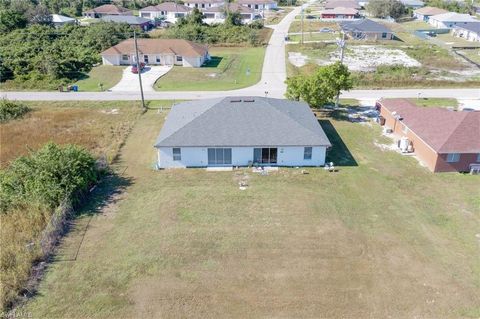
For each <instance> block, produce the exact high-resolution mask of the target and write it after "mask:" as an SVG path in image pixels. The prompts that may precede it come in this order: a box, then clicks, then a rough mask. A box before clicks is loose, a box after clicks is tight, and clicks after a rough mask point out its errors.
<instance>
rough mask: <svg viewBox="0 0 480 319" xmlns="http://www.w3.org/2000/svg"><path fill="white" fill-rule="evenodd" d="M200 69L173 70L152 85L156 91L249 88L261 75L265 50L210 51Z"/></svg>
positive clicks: (233, 48)
mask: <svg viewBox="0 0 480 319" xmlns="http://www.w3.org/2000/svg"><path fill="white" fill-rule="evenodd" d="M209 51H210V55H211V56H212V59H211V61H210V62H208V64H207V65H205V66H203V67H201V68H184V67H174V68H173V70H171V71H170V72H168V73H167V74H166V75H165V76H163V77H161V78H160V79H159V80H158V81H157V83H156V84H155V88H156V89H157V90H160V91H190V90H191V91H211V90H232V89H239V88H243V87H247V86H250V85H253V84H255V83H257V82H258V81H260V78H261V75H262V66H263V57H264V55H265V48H246V47H231V48H211V49H210V50H209Z"/></svg>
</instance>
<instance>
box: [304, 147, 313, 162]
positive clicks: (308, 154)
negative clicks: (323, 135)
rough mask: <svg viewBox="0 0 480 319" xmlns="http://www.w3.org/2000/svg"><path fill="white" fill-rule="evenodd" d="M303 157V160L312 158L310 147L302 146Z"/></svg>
mask: <svg viewBox="0 0 480 319" xmlns="http://www.w3.org/2000/svg"><path fill="white" fill-rule="evenodd" d="M303 159H304V160H311V159H312V148H311V147H304V148H303Z"/></svg>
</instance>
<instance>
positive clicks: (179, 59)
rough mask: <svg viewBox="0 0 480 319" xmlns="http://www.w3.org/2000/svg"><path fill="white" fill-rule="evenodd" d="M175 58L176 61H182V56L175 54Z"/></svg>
mask: <svg viewBox="0 0 480 319" xmlns="http://www.w3.org/2000/svg"><path fill="white" fill-rule="evenodd" d="M175 60H176V61H177V62H183V56H181V55H177V56H175Z"/></svg>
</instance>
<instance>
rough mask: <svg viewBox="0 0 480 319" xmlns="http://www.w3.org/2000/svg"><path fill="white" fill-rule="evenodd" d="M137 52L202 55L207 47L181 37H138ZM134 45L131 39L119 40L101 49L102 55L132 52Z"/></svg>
mask: <svg viewBox="0 0 480 319" xmlns="http://www.w3.org/2000/svg"><path fill="white" fill-rule="evenodd" d="M137 42H138V52H139V54H162V53H163V54H165V53H169V54H171V53H174V54H176V55H180V56H184V57H198V56H204V55H205V54H206V53H207V52H208V49H207V47H206V46H204V45H202V44H198V43H195V42H192V41H188V40H182V39H138V40H137ZM134 52H135V46H134V42H133V39H128V40H125V41H122V42H120V43H119V44H117V45H114V46H113V47H111V48H109V49H107V50H105V51H103V52H102V53H101V54H102V55H118V54H133V53H134Z"/></svg>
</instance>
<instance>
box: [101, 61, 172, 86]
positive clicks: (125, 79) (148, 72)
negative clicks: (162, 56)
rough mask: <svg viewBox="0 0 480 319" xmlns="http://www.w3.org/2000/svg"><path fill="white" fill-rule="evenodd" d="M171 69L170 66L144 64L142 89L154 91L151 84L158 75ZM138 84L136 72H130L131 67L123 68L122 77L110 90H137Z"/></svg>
mask: <svg viewBox="0 0 480 319" xmlns="http://www.w3.org/2000/svg"><path fill="white" fill-rule="evenodd" d="M171 69H172V67H171V66H165V65H161V66H146V67H145V69H144V70H143V71H142V85H143V91H145V92H154V91H155V90H154V89H153V85H154V84H155V82H156V81H157V80H158V78H159V77H161V76H163V75H165V74H166V73H167V72H168V71H170V70H171ZM139 90H140V84H139V83H138V74H134V73H132V67H130V66H129V67H127V68H125V69H124V70H123V75H122V79H121V80H120V82H118V83H117V85H115V86H114V87H113V88H111V89H110V91H113V92H132V91H134V92H138V91H139Z"/></svg>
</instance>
